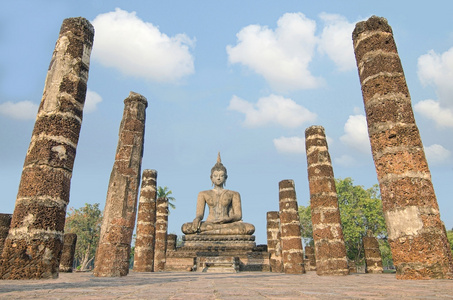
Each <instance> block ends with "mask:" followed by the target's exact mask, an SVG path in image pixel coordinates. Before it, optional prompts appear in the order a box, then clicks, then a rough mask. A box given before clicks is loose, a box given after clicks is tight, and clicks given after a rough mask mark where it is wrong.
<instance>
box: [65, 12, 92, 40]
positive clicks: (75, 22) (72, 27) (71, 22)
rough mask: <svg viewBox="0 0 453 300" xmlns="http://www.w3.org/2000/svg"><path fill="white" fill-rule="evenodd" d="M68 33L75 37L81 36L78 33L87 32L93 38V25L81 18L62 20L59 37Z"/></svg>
mask: <svg viewBox="0 0 453 300" xmlns="http://www.w3.org/2000/svg"><path fill="white" fill-rule="evenodd" d="M68 31H72V32H73V33H74V34H75V35H81V32H79V31H88V32H90V33H91V35H92V36H94V27H93V25H92V24H91V23H90V21H88V20H87V19H85V18H82V17H77V18H67V19H64V20H63V24H62V25H61V28H60V35H62V34H64V33H65V32H68ZM90 40H91V41H92V40H93V38H92V37H91V39H90Z"/></svg>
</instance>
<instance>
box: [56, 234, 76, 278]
mask: <svg viewBox="0 0 453 300" xmlns="http://www.w3.org/2000/svg"><path fill="white" fill-rule="evenodd" d="M76 245H77V234H75V233H65V234H64V244H63V250H62V251H61V259H60V268H59V269H60V272H67V273H71V272H72V265H73V264H74V255H75V250H76Z"/></svg>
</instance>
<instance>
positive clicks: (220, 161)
mask: <svg viewBox="0 0 453 300" xmlns="http://www.w3.org/2000/svg"><path fill="white" fill-rule="evenodd" d="M217 163H218V164H221V163H222V159H221V158H220V151H219V153H217Z"/></svg>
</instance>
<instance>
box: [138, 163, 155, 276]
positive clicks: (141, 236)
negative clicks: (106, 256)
mask: <svg viewBox="0 0 453 300" xmlns="http://www.w3.org/2000/svg"><path fill="white" fill-rule="evenodd" d="M156 186H157V171H156V170H144V171H143V175H142V185H141V189H140V198H139V204H138V216H137V239H136V241H135V252H134V271H136V272H152V271H153V269H154V237H155V232H156V227H155V225H156V224H155V223H156V196H157V190H156Z"/></svg>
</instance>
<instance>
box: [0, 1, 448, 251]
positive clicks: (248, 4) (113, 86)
mask: <svg viewBox="0 0 453 300" xmlns="http://www.w3.org/2000/svg"><path fill="white" fill-rule="evenodd" d="M417 3H419V4H417ZM451 11H453V2H451V1H436V2H433V3H427V2H425V1H423V2H422V1H419V2H418V1H347V2H346V1H341V2H340V1H316V3H315V1H285V0H283V1H201V0H200V1H7V2H5V3H3V5H2V10H1V11H0V141H1V143H0V182H1V189H2V194H1V197H0V204H1V212H3V213H12V212H13V210H14V203H15V198H16V194H17V189H18V185H19V181H20V175H21V171H22V165H23V162H24V158H25V154H26V152H27V149H28V144H29V142H30V137H31V132H32V129H33V125H34V119H35V117H36V112H37V107H38V105H39V103H40V101H41V97H42V90H43V87H44V81H45V78H46V72H47V67H48V64H49V62H50V58H51V56H52V52H53V49H54V46H55V42H56V40H57V38H58V32H59V29H60V26H61V23H62V21H63V19H65V18H68V17H78V16H82V17H85V18H87V19H88V20H90V21H91V22H92V23H93V25H94V27H95V30H96V33H95V42H94V48H93V52H92V56H91V66H90V74H89V80H88V90H89V91H88V95H87V103H86V106H85V110H84V118H83V124H82V131H81V134H80V140H79V145H78V148H77V157H76V161H75V166H74V170H73V178H72V185H71V198H70V203H69V206H70V207H75V208H78V207H81V206H83V205H84V203H101V207H103V206H104V204H105V197H106V193H107V186H108V180H109V176H110V172H111V170H112V165H113V161H114V156H115V150H116V145H117V142H118V129H119V123H120V121H121V117H122V111H123V107H124V104H123V100H124V99H125V98H126V97H127V96H128V94H129V92H130V91H134V92H137V93H140V94H142V95H144V96H145V97H146V98H147V99H148V102H149V106H148V109H147V120H146V133H145V151H144V157H143V162H142V169H155V170H157V171H158V185H161V186H168V187H169V188H170V189H171V190H172V191H173V195H174V197H175V198H176V206H177V208H176V210H174V211H172V212H171V214H170V218H169V232H171V233H176V234H181V231H180V226H181V225H182V224H183V223H184V222H189V221H192V220H193V218H194V217H195V205H196V198H197V194H198V192H199V191H201V190H206V189H210V187H211V182H210V179H209V175H210V169H211V167H212V166H213V165H214V164H215V162H216V157H217V152H218V151H220V152H221V156H222V162H223V163H224V165H225V166H226V167H227V169H228V176H229V177H228V181H227V185H226V188H229V189H232V190H236V191H238V192H240V193H241V196H242V203H243V220H244V221H245V222H249V223H253V224H254V225H255V227H256V233H255V235H256V238H257V243H258V244H264V243H266V212H267V211H272V210H278V182H279V181H281V180H283V179H293V180H294V181H295V184H296V192H297V199H298V203H299V204H300V205H308V203H309V191H308V179H307V171H306V168H307V166H306V156H305V151H304V131H305V129H306V128H307V127H309V126H311V125H322V126H324V128H325V129H326V134H327V136H328V143H329V150H330V155H331V157H332V161H333V167H334V173H335V177H341V178H345V177H352V178H353V179H354V182H355V183H356V184H358V185H363V186H364V187H366V188H368V187H370V186H372V185H373V184H375V183H377V178H376V172H375V168H374V164H373V161H372V157H371V150H370V146H369V140H368V136H367V131H366V125H365V117H364V110H363V100H362V95H361V90H360V83H359V79H358V75H357V69H356V66H355V59H354V55H353V50H352V40H351V33H352V30H353V28H354V26H355V23H356V22H358V21H361V20H364V19H367V18H368V17H370V16H371V15H377V16H381V17H385V18H387V20H388V22H389V24H390V25H391V26H392V28H393V32H394V37H395V40H396V44H397V47H398V52H399V55H400V58H401V61H402V64H403V68H404V72H405V75H406V80H407V83H408V86H409V90H410V93H411V97H412V104H413V108H414V112H415V117H416V122H417V125H418V127H419V130H420V133H421V136H422V140H423V143H424V147H425V149H426V154H427V157H428V162H429V165H430V170H431V173H432V179H433V183H434V188H435V191H436V195H437V199H438V203H439V206H440V212H441V218H442V220H443V221H444V222H445V224H446V227H447V228H452V227H453V201H452V200H451V189H450V184H451V182H452V179H453V155H452V152H453V133H452V129H453V85H452V84H451V83H452V82H453V21H452V19H451Z"/></svg>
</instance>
